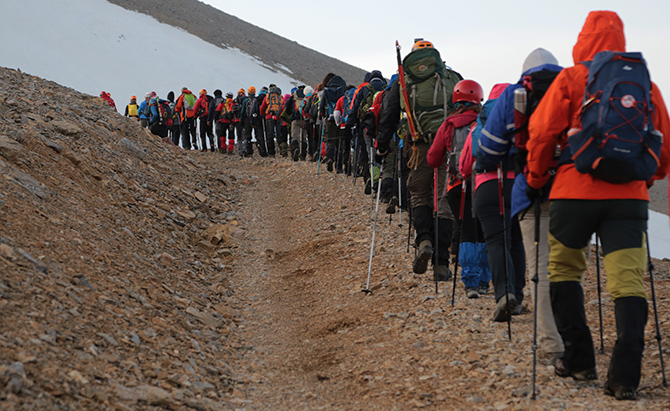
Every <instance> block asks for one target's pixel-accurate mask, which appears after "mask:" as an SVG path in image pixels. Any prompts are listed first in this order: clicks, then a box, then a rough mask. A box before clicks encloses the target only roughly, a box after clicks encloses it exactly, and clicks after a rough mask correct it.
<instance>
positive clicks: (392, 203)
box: [386, 196, 398, 214]
mask: <svg viewBox="0 0 670 411" xmlns="http://www.w3.org/2000/svg"><path fill="white" fill-rule="evenodd" d="M397 206H398V197H396V196H393V197H391V199H390V200H389V204H388V205H387V206H386V214H395V208H396V207H397Z"/></svg>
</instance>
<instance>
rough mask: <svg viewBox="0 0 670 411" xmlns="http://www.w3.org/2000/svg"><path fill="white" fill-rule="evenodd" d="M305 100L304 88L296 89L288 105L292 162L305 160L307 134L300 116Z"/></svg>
mask: <svg viewBox="0 0 670 411" xmlns="http://www.w3.org/2000/svg"><path fill="white" fill-rule="evenodd" d="M304 99H305V86H301V87H298V88H297V89H296V90H295V92H294V93H293V98H292V99H291V100H290V102H289V104H288V108H287V111H288V113H289V122H290V124H291V143H290V149H291V159H292V160H293V161H298V160H302V161H305V159H306V158H307V133H306V131H305V128H304V120H303V117H302V114H300V107H301V106H302V102H303V101H304Z"/></svg>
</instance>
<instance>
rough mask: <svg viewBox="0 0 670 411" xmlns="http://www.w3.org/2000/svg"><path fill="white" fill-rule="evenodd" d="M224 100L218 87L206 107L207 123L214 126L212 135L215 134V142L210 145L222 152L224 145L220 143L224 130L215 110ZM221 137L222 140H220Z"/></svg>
mask: <svg viewBox="0 0 670 411" xmlns="http://www.w3.org/2000/svg"><path fill="white" fill-rule="evenodd" d="M223 101H224V98H223V92H222V91H221V90H219V89H217V90H214V97H213V98H212V100H211V101H210V102H209V107H208V109H207V111H208V113H207V124H208V125H209V127H213V128H214V135H215V137H216V138H215V140H216V142H215V144H214V145H212V147H213V148H214V149H215V150H218V151H219V153H223V152H224V151H225V147H224V146H223V145H222V141H224V140H225V130H224V127H223V123H221V122H220V121H219V113H218V112H217V111H216V109H217V107H219V104H221V103H222V102H223ZM222 137H223V140H222Z"/></svg>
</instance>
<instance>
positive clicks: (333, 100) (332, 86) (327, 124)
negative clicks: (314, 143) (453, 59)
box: [319, 75, 347, 171]
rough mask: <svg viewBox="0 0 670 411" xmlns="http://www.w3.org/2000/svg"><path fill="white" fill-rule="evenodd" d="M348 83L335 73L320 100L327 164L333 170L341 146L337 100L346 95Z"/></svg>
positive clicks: (320, 115)
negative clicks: (336, 112)
mask: <svg viewBox="0 0 670 411" xmlns="http://www.w3.org/2000/svg"><path fill="white" fill-rule="evenodd" d="M346 86H347V84H346V83H345V82H344V79H342V77H340V76H337V75H334V76H332V77H331V78H330V80H329V81H328V83H327V84H326V87H325V88H324V89H323V95H322V97H321V99H320V101H319V117H320V118H321V119H322V127H323V128H324V129H323V141H325V143H326V166H327V167H328V171H333V169H334V167H333V164H334V163H335V161H336V160H337V159H336V158H335V157H336V155H337V151H338V147H339V146H341V138H340V137H341V136H340V128H339V126H338V125H337V124H336V123H335V118H334V113H335V106H336V104H337V100H338V99H340V98H341V97H343V96H344V89H345V88H346Z"/></svg>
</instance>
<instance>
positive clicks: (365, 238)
mask: <svg viewBox="0 0 670 411" xmlns="http://www.w3.org/2000/svg"><path fill="white" fill-rule="evenodd" d="M236 168H237V171H238V172H239V174H240V175H247V176H248V177H249V178H250V180H251V181H252V182H253V183H252V184H250V185H249V186H248V188H247V189H246V190H244V191H243V192H242V193H241V198H240V199H239V204H240V206H239V210H238V215H237V217H238V221H239V223H240V226H241V227H242V234H241V235H240V236H239V237H238V238H237V241H238V242H239V244H238V245H239V248H238V250H237V251H238V254H237V255H236V258H235V260H236V263H235V265H234V269H233V271H232V272H233V274H232V275H231V278H230V281H231V287H232V288H233V289H235V290H236V291H235V292H236V295H237V298H239V300H240V304H241V305H240V307H238V314H239V317H238V324H239V328H238V331H239V337H240V341H242V342H241V346H240V347H239V349H240V355H239V358H240V360H239V363H238V364H237V366H238V370H239V375H238V378H237V381H238V383H239V384H238V385H237V387H236V390H235V392H234V396H235V398H236V400H237V404H238V405H239V407H240V409H245V410H269V409H273V410H284V409H287V410H288V409H305V410H307V409H309V410H313V409H328V410H354V409H379V410H408V409H419V408H421V409H463V410H466V409H482V410H484V409H495V410H503V409H508V410H509V409H557V410H562V409H566V410H567V409H602V410H607V409H610V408H612V407H613V406H621V405H622V404H620V403H618V402H616V401H615V400H614V399H611V398H609V397H605V396H604V395H603V394H602V384H603V381H604V379H605V376H606V373H607V365H608V361H609V354H610V353H611V348H612V345H613V343H614V341H615V339H616V334H615V327H614V324H613V312H612V308H613V305H612V303H611V301H609V299H608V298H607V297H605V298H604V300H605V303H604V307H603V309H604V324H605V326H604V336H605V347H606V354H605V355H602V354H598V356H597V366H598V372H599V376H600V379H599V380H598V381H596V382H592V383H575V382H574V381H572V380H570V379H561V378H558V377H556V376H554V374H553V368H552V367H550V366H548V365H544V364H543V363H542V362H538V373H537V387H538V393H539V394H538V398H537V400H535V401H531V400H530V399H529V394H530V391H531V375H532V350H531V346H532V325H533V316H532V311H531V310H530V309H529V308H532V303H531V299H530V297H529V286H530V285H528V286H527V287H526V299H525V302H524V313H523V314H522V315H521V316H518V317H514V319H513V322H512V333H513V335H512V341H511V342H510V341H509V339H508V335H507V325H506V324H505V323H502V324H499V323H494V322H492V321H491V320H490V317H491V312H492V309H493V306H494V299H493V296H492V295H491V294H489V295H486V296H483V298H480V299H478V300H468V299H467V298H465V295H464V290H463V286H462V283H460V281H459V282H458V284H457V291H456V304H455V306H454V307H451V305H450V302H451V297H450V293H451V287H452V284H451V283H449V284H448V285H447V284H441V286H440V292H439V294H435V291H434V283H433V282H432V281H430V280H431V279H432V276H431V275H430V274H426V275H422V276H419V275H415V274H413V273H412V272H411V260H412V257H413V251H410V253H408V252H407V242H406V241H407V220H406V216H405V215H403V220H404V221H403V224H402V227H399V226H398V217H397V215H395V216H393V221H392V222H391V223H390V224H389V219H388V215H386V214H384V211H383V210H384V208H383V207H380V216H379V223H378V226H377V230H378V231H377V236H376V237H377V241H376V245H375V250H376V251H375V257H374V260H373V271H372V282H371V288H372V290H373V291H374V292H373V293H372V294H371V295H369V296H366V295H365V294H364V293H363V292H361V289H362V288H363V287H364V285H365V280H366V276H367V267H368V256H369V250H370V248H369V247H370V240H371V237H372V225H373V224H372V222H373V212H372V211H373V204H372V201H371V198H370V196H365V195H364V194H363V189H362V181H360V180H359V181H358V182H357V186H355V187H354V186H353V184H352V180H351V178H346V177H345V176H343V175H336V174H331V173H328V172H327V171H325V170H321V173H320V175H319V176H318V177H317V176H316V172H315V171H316V170H315V166H314V164H313V163H304V162H300V163H292V162H288V161H285V160H281V159H277V160H256V159H250V160H243V161H241V162H240V163H239V165H238V166H236ZM590 270H591V271H593V270H592V269H591V268H590ZM592 274H593V273H591V274H589V275H587V279H586V282H585V294H586V303H587V318H588V319H589V322H590V324H591V325H592V333H593V335H594V340H595V341H596V344H598V338H599V337H598V332H599V330H598V328H597V324H598V323H597V321H598V317H597V309H598V307H597V299H596V298H597V297H596V293H595V276H594V275H592ZM656 288H657V294H658V295H659V304H660V306H661V307H664V306H667V302H668V281H667V279H665V278H662V279H660V280H659V281H658V282H657V284H656ZM662 311H663V309H662ZM652 315H653V312H652V311H651V307H650V321H649V324H648V326H647V333H646V339H647V350H646V351H645V362H644V368H643V380H642V385H641V386H642V387H646V388H645V389H643V390H642V391H641V395H640V400H638V401H637V402H635V403H630V404H626V406H627V407H628V408H629V409H640V410H642V409H664V407H666V406H667V404H668V400H669V394H668V392H667V390H665V389H662V388H660V387H659V386H660V367H659V361H658V348H657V345H656V341H655V340H654V339H653V337H654V335H655V334H654V331H653V317H652ZM661 316H662V317H661V322H662V326H663V330H664V331H663V332H664V333H665V335H668V333H670V330H668V327H669V326H670V321H669V320H668V317H669V316H668V313H667V312H661ZM669 353H670V350H669V349H668V348H667V344H666V350H665V354H666V356H668V354H669Z"/></svg>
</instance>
